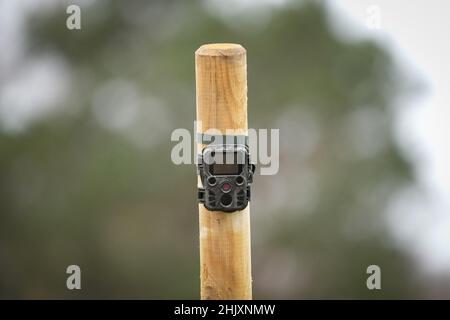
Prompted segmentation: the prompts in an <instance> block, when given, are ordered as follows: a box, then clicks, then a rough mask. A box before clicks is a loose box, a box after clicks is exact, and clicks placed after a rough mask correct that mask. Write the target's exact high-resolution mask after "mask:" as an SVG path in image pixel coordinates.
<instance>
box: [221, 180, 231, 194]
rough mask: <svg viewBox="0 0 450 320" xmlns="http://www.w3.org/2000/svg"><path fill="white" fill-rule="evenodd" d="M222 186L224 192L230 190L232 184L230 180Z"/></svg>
mask: <svg viewBox="0 0 450 320" xmlns="http://www.w3.org/2000/svg"><path fill="white" fill-rule="evenodd" d="M221 188H222V191H223V192H230V190H231V188H232V186H231V184H229V183H228V182H225V183H224V184H222V187H221Z"/></svg>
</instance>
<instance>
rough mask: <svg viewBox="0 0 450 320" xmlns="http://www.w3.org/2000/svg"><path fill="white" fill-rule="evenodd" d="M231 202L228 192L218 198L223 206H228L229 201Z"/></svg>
mask: <svg viewBox="0 0 450 320" xmlns="http://www.w3.org/2000/svg"><path fill="white" fill-rule="evenodd" d="M232 202H233V198H232V197H231V196H230V195H229V194H228V193H226V194H224V195H223V196H222V197H221V198H220V203H221V204H222V205H223V206H224V207H228V206H230V205H231V203H232Z"/></svg>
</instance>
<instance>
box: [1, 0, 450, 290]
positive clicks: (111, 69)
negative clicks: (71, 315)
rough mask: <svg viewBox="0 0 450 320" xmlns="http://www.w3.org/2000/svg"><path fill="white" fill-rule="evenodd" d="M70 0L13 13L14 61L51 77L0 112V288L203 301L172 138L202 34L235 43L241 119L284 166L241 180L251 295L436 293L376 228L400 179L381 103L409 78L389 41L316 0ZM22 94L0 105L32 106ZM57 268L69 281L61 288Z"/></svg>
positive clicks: (189, 201)
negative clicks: (269, 0) (231, 3)
mask: <svg viewBox="0 0 450 320" xmlns="http://www.w3.org/2000/svg"><path fill="white" fill-rule="evenodd" d="M71 3H75V4H76V3H77V1H72V2H71ZM67 5H68V3H65V2H61V3H58V2H57V3H56V4H55V3H54V4H53V5H51V6H48V8H46V9H45V10H36V11H35V12H31V13H29V14H28V15H27V24H26V26H27V29H26V30H25V32H26V35H27V36H26V50H25V52H26V54H25V56H24V57H22V58H21V59H22V60H21V64H22V66H23V65H25V66H26V65H27V63H32V62H33V61H38V62H39V63H40V66H41V71H40V72H42V73H43V74H45V73H46V72H48V73H53V74H55V75H56V79H57V80H58V81H56V82H55V83H54V84H53V86H47V87H46V88H45V92H44V93H43V94H42V95H44V97H47V96H51V97H56V98H54V99H53V98H52V99H48V101H47V100H46V99H43V101H41V102H39V103H41V105H43V106H44V108H43V109H44V110H45V112H43V113H42V115H40V116H37V115H36V116H33V121H31V120H30V121H28V122H26V123H25V124H24V123H21V122H20V121H19V120H17V119H20V117H19V116H20V115H18V116H17V117H19V118H17V117H15V116H14V114H8V115H6V116H5V115H4V114H3V117H4V119H3V121H2V122H0V123H1V124H2V126H1V127H0V197H1V202H0V298H144V299H151V298H162V299H163V298H176V299H178V298H193V299H196V298H198V297H199V255H198V217H197V204H196V202H195V194H196V190H195V186H196V176H195V168H194V166H189V165H181V166H175V165H174V164H172V162H171V160H170V151H171V148H172V146H173V145H174V143H172V142H171V141H170V134H171V132H172V131H173V130H174V129H175V128H179V127H181V128H188V129H190V130H191V131H192V130H193V121H194V119H195V75H194V51H195V50H196V49H197V48H198V47H199V46H200V45H202V44H204V43H210V42H235V43H240V44H242V45H243V46H245V48H246V49H247V55H248V85H249V126H250V127H252V128H279V129H280V139H281V146H280V152H281V154H280V171H279V173H278V174H277V175H275V176H257V177H256V179H255V184H254V191H253V202H252V248H253V278H254V279H253V280H254V281H253V283H254V297H255V298H275V299H278V298H294V299H302V298H423V297H428V296H429V294H430V292H433V290H434V289H433V288H432V287H430V285H429V284H428V283H426V282H425V281H423V279H421V277H420V276H418V274H417V273H416V266H415V264H414V263H413V261H412V260H411V259H410V258H409V257H408V255H406V253H404V252H403V251H401V250H400V249H399V248H398V247H397V246H396V245H395V242H394V240H392V237H391V236H390V234H389V232H388V229H387V228H386V224H385V211H386V206H387V203H388V202H389V200H390V198H391V196H392V194H394V193H395V192H396V191H397V190H399V189H401V188H403V187H405V186H407V185H410V184H413V183H414V181H413V179H412V175H411V172H410V167H409V164H408V163H407V162H406V161H405V160H404V159H403V158H402V156H401V155H400V153H399V151H398V149H397V146H396V144H395V143H394V142H393V139H392V113H393V110H392V108H393V107H392V104H393V103H392V102H393V101H394V100H395V99H396V98H397V97H399V96H401V95H403V94H406V93H407V92H408V91H409V90H411V88H412V87H414V83H413V81H411V80H410V79H407V78H406V77H404V76H403V75H402V73H401V72H400V71H399V70H398V69H397V68H396V66H395V64H394V63H393V61H392V59H391V57H390V55H389V53H388V52H386V50H385V49H383V48H382V47H380V46H379V45H377V44H375V43H373V42H372V41H369V40H364V39H360V40H351V39H345V38H343V37H341V36H339V35H338V34H336V33H335V32H333V30H332V28H331V25H330V23H329V14H330V12H327V10H326V9H325V7H324V6H323V5H322V3H321V2H320V1H301V2H296V1H293V2H290V3H289V4H287V5H284V6H277V7H273V6H268V7H265V8H255V9H254V10H250V11H249V10H247V11H242V12H233V13H230V12H228V11H226V10H225V9H226V8H225V7H224V6H220V5H217V1H216V2H214V1H209V2H205V1H189V2H188V1H93V2H82V3H80V7H81V19H82V20H81V22H82V29H81V30H80V31H69V30H68V29H67V28H66V19H67V16H68V15H67V14H66V7H67ZM2 50H5V48H2ZM14 73H15V71H14V69H11V70H9V71H8V72H7V70H5V72H3V75H2V85H4V84H5V83H6V80H7V79H8V77H13V74H14ZM33 90H35V91H36V88H33V87H32V86H29V87H28V88H25V90H19V91H17V92H16V93H15V95H13V98H11V99H10V100H7V99H6V98H5V99H3V100H2V101H1V103H3V104H5V103H7V102H8V101H12V103H13V104H14V102H15V101H16V99H17V101H19V102H20V101H21V102H20V103H23V104H26V103H28V104H31V106H35V104H37V102H35V101H33V99H32V98H31V97H32V96H31V97H30V96H28V95H29V91H31V92H32V91H33ZM13 92H14V91H13ZM61 92H62V93H61ZM57 93H58V94H57ZM17 101H16V102H17ZM46 104H48V105H51V104H53V106H51V107H50V106H49V107H48V108H47V107H46ZM8 117H9V120H8V121H9V122H8V121H7V120H5V119H8ZM71 264H77V265H79V266H80V267H81V270H82V290H81V291H69V290H67V289H66V286H65V282H66V277H67V275H66V273H65V270H66V267H67V266H68V265H71ZM371 264H377V265H379V266H380V267H381V269H382V290H380V291H376V290H375V291H369V290H367V288H366V278H367V276H368V275H367V274H366V268H367V266H369V265H371ZM449 287H450V286H444V289H442V291H440V292H441V294H442V295H443V294H444V292H449V290H448V288H449Z"/></svg>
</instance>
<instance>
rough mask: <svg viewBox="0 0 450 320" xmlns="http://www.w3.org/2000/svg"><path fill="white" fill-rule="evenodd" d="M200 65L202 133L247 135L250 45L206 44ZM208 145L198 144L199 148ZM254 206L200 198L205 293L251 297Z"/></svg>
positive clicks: (199, 54) (197, 63)
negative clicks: (213, 205)
mask: <svg viewBox="0 0 450 320" xmlns="http://www.w3.org/2000/svg"><path fill="white" fill-rule="evenodd" d="M195 67H196V68H195V71H196V84H197V121H201V132H199V133H204V132H205V131H206V130H208V129H218V130H220V131H221V132H222V133H223V134H225V131H226V129H233V130H235V134H237V135H247V134H248V131H247V62H246V51H245V49H244V48H243V47H242V46H240V45H238V44H229V43H219V44H207V45H203V46H201V47H200V48H199V49H198V50H197V51H196V52H195ZM203 147H204V145H202V144H199V145H198V150H199V151H200V152H201V150H202V148H203ZM198 180H199V182H198V183H199V186H201V181H200V179H198ZM249 207H250V204H249V205H248V206H247V207H246V208H245V209H244V210H242V211H237V212H233V213H225V212H219V211H208V210H207V209H206V208H205V207H204V205H203V204H199V222H200V281H201V299H251V298H252V278H251V250H250V208H249Z"/></svg>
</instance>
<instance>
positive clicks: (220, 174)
mask: <svg viewBox="0 0 450 320" xmlns="http://www.w3.org/2000/svg"><path fill="white" fill-rule="evenodd" d="M254 171H255V165H253V164H251V163H250V154H249V150H248V147H247V146H245V145H241V144H221V145H209V146H206V147H205V148H204V149H203V151H202V154H201V155H200V156H199V159H198V173H199V175H200V178H201V181H202V185H203V188H199V189H198V200H199V202H201V203H203V204H204V205H205V207H206V209H208V210H210V211H224V212H234V211H238V210H243V209H245V208H246V207H247V205H248V202H249V200H250V185H251V184H252V182H253V173H254Z"/></svg>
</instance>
